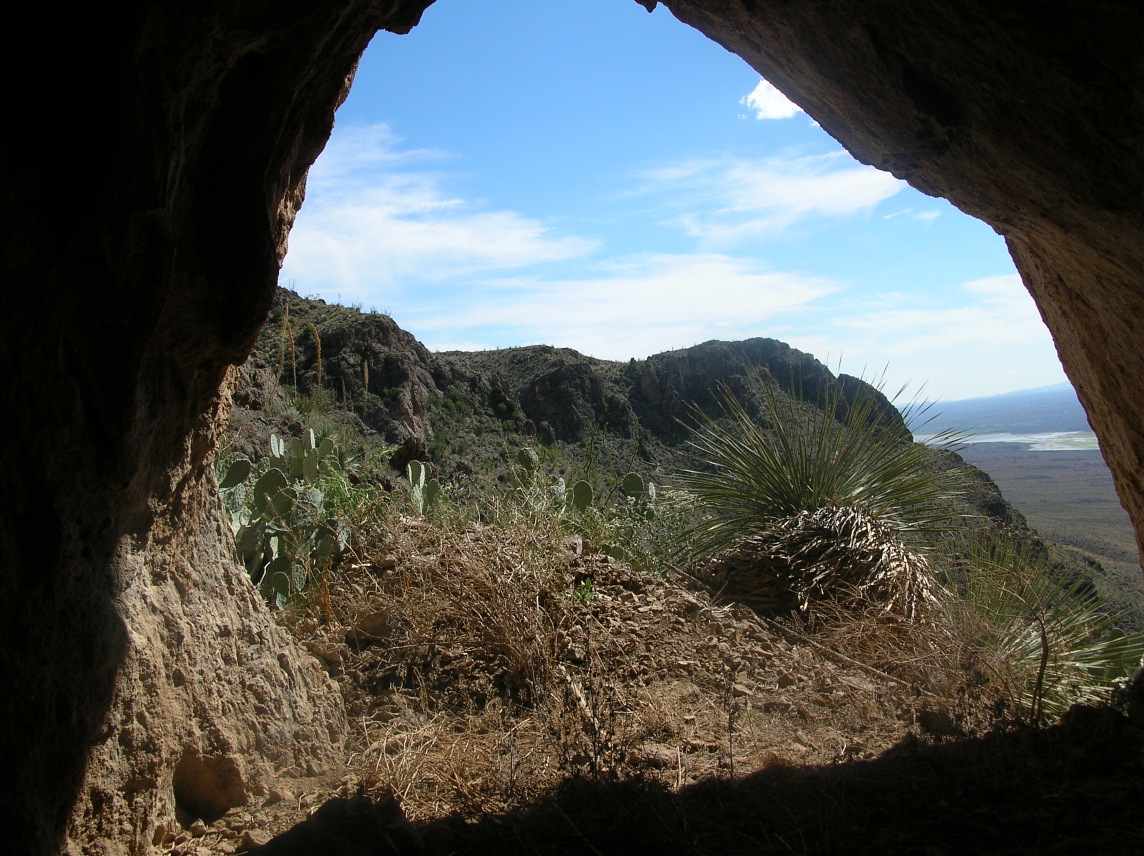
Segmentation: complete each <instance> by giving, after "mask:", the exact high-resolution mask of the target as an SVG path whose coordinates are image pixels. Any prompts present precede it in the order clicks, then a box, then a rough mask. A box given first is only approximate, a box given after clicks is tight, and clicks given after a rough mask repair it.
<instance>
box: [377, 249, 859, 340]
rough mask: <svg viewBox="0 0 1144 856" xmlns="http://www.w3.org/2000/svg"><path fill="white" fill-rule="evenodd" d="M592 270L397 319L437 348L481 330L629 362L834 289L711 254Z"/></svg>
mask: <svg viewBox="0 0 1144 856" xmlns="http://www.w3.org/2000/svg"><path fill="white" fill-rule="evenodd" d="M594 273H595V274H596V275H595V276H588V277H585V278H577V279H566V280H544V281H533V280H528V279H519V278H518V279H502V280H495V281H489V282H486V283H483V284H482V285H481V286H480V287H479V288H475V289H474V290H473V291H471V292H469V293H467V294H450V296H449V299H448V300H447V301H442V302H441V303H440V304H439V305H437V306H432V305H430V306H425V307H423V308H421V309H416V310H411V311H410V314H409V316H408V317H407V318H399V319H398V320H399V321H404V322H407V323H408V325H409V326H410V328H411V329H413V330H414V332H416V333H417V334H418V335H419V336H420V337H422V338H423V339H424V341H425V342H426V343H427V344H429V345H430V346H431V347H439V348H444V347H446V346H447V344H448V343H449V342H452V341H455V339H456V338H458V335H460V336H464V337H465V338H466V339H468V340H473V339H474V338H477V337H478V336H479V333H480V331H482V330H483V331H485V332H486V333H487V335H488V336H489V337H490V341H491V342H496V343H498V344H503V343H505V342H513V343H530V342H544V343H548V344H553V345H561V346H567V347H574V348H576V349H577V350H580V351H583V352H585V353H589V354H593V355H594V356H597V357H601V358H605V359H617V360H626V359H628V358H630V357H644V356H647V355H649V354H653V353H657V352H659V351H664V350H669V349H671V348H676V347H687V346H689V345H693V344H695V343H697V342H701V341H705V340H707V339H713V338H721V339H735V338H743V337H746V336H753V335H760V330H761V329H762V328H763V326H764V324H765V322H766V321H767V320H768V319H770V318H774V317H776V316H779V315H789V314H791V313H797V312H799V311H802V310H805V309H807V308H808V307H810V306H811V304H813V303H814V302H815V301H816V300H818V299H820V298H822V297H825V296H826V295H829V294H831V293H834V292H836V291H838V290H839V289H840V288H841V284H839V283H837V282H833V281H831V280H828V279H824V278H820V277H807V276H801V275H798V274H793V273H778V272H773V271H768V270H765V269H762V268H761V266H760V265H759V264H758V263H757V262H754V261H751V260H744V259H737V258H733V257H729V256H725V255H718V254H707V255H642V256H635V257H630V258H626V259H623V260H619V261H614V262H610V263H607V264H604V265H600V266H598V267H597V269H596V271H595V272H594ZM478 341H479V339H478Z"/></svg>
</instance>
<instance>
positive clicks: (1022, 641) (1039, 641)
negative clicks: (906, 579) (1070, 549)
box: [946, 543, 1144, 725]
mask: <svg viewBox="0 0 1144 856" xmlns="http://www.w3.org/2000/svg"><path fill="white" fill-rule="evenodd" d="M947 601H948V602H947V605H946V612H947V615H948V622H947V627H948V632H949V634H950V636H951V638H952V640H953V642H954V644H955V645H956V646H957V647H958V649H959V650H960V652H961V656H962V659H963V661H965V662H966V664H967V665H972V666H973V667H976V668H978V669H981V670H983V671H984V672H986V673H987V674H988V675H989V676H990V677H991V678H992V679H993V681H994V682H995V683H996V684H997V685H998V686H1000V687H1001V689H1002V691H1003V693H1004V695H1005V698H1006V701H1007V706H1008V712H1009V713H1010V714H1011V715H1012V716H1014V717H1015V718H1017V719H1019V720H1022V721H1026V722H1030V723H1032V724H1035V725H1039V724H1042V723H1044V722H1046V721H1050V720H1053V719H1056V718H1057V717H1059V716H1060V715H1061V714H1063V713H1064V712H1065V711H1067V710H1068V708H1069V707H1070V706H1071V705H1073V704H1076V703H1078V702H1079V703H1107V702H1108V701H1109V698H1110V695H1111V692H1112V689H1113V688H1114V687H1115V685H1116V682H1117V681H1118V680H1120V679H1126V678H1129V677H1130V676H1132V675H1133V674H1135V672H1136V671H1138V670H1139V669H1140V665H1141V656H1142V655H1144V633H1140V632H1135V633H1128V634H1126V633H1124V632H1122V631H1121V630H1119V629H1118V628H1117V627H1116V622H1117V620H1118V619H1119V618H1120V617H1121V616H1119V615H1117V614H1114V613H1109V612H1106V611H1105V610H1104V609H1103V608H1102V605H1101V603H1100V602H1099V600H1098V599H1097V598H1096V596H1095V595H1094V594H1093V593H1092V591H1091V588H1090V584H1089V581H1088V580H1087V579H1086V578H1085V577H1083V576H1079V577H1073V578H1069V577H1065V576H1061V575H1057V574H1054V573H1053V572H1052V571H1050V570H1049V569H1048V568H1047V566H1046V564H1045V562H1044V561H1043V560H1041V559H1039V558H1035V557H1033V556H1031V555H1030V553H1029V551H1028V550H1025V551H1020V550H1018V549H1016V548H1014V546H1013V545H1011V544H1005V543H983V544H976V545H974V546H973V548H972V549H971V550H970V557H969V560H968V563H967V566H966V567H965V568H964V569H963V570H962V572H961V573H960V575H959V576H958V578H956V579H954V580H952V581H951V584H950V593H949V595H948V597H947Z"/></svg>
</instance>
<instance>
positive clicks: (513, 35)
mask: <svg viewBox="0 0 1144 856" xmlns="http://www.w3.org/2000/svg"><path fill="white" fill-rule="evenodd" d="M281 281H282V283H283V284H284V285H287V286H290V287H292V288H294V289H295V290H297V291H299V292H301V293H302V294H306V295H316V296H319V297H322V298H324V299H326V300H331V301H337V302H341V303H346V304H356V305H361V306H363V307H364V308H366V309H370V308H373V309H378V310H380V311H383V312H387V313H389V314H391V315H392V316H393V317H394V319H395V320H396V321H397V322H398V324H400V325H401V326H402V327H404V328H405V329H407V330H409V331H410V332H411V333H413V334H414V335H415V336H417V337H418V338H419V339H420V340H421V341H423V342H424V343H425V344H426V345H427V346H429V347H430V348H433V349H437V350H447V349H477V348H489V347H508V346H513V345H524V344H536V343H545V344H551V345H557V346H562V347H570V348H575V349H577V350H579V351H582V352H584V353H586V354H590V355H593V356H596V357H601V358H605V359H617V360H627V359H628V358H630V357H637V358H640V357H645V356H647V355H649V354H653V353H656V352H659V351H666V350H670V349H672V348H681V347H688V346H690V345H694V344H697V343H699V342H703V341H706V340H708V339H742V338H747V337H751V336H768V337H772V338H776V339H781V340H783V341H785V342H788V343H790V344H791V345H792V346H794V347H796V348H800V349H801V350H805V351H809V352H810V353H813V354H814V355H815V356H817V357H818V358H819V359H821V360H823V361H825V362H828V363H829V364H830V365H831V367H833V368H838V367H839V365H840V366H841V369H842V370H843V371H847V372H850V373H854V374H860V373H865V374H866V375H875V374H881V373H882V370H883V369H885V370H886V377H887V386H888V387H889V388H891V389H896V388H897V387H898V386H899V385H901V384H902V383H905V382H907V381H910V382H912V387H913V388H914V389H915V390H916V389H917V388H918V387H919V386H920V385H922V384H923V383H924V384H925V394H926V396H927V397H930V398H937V399H951V400H952V399H960V398H968V397H973V396H979V395H992V394H996V393H1002V392H1008V391H1012V390H1016V389H1027V388H1032V387H1037V386H1044V385H1048V384H1053V383H1058V382H1060V381H1062V380H1064V374H1063V372H1062V370H1061V368H1060V364H1059V362H1058V360H1057V356H1056V352H1055V349H1054V348H1053V344H1052V340H1051V338H1050V337H1049V334H1048V331H1047V330H1046V329H1045V327H1044V325H1043V324H1042V322H1041V320H1040V317H1039V315H1038V313H1037V310H1036V307H1035V306H1034V304H1033V302H1032V300H1031V299H1030V298H1029V296H1028V295H1027V293H1026V292H1025V290H1024V288H1023V287H1022V285H1021V283H1020V280H1019V278H1018V276H1017V274H1016V271H1015V269H1014V267H1013V263H1012V261H1011V260H1010V258H1009V256H1008V253H1007V252H1006V250H1005V246H1004V243H1003V241H1002V240H1001V238H1000V237H998V236H997V235H996V234H995V233H994V232H993V231H992V230H991V229H990V228H989V227H987V226H985V225H984V224H982V223H980V222H978V221H975V220H973V219H971V218H969V217H966V216H965V215H963V214H961V213H960V212H959V211H957V210H956V209H955V208H953V207H952V206H951V205H950V204H949V203H947V202H945V201H944V200H940V199H933V198H931V197H927V196H924V195H923V194H921V193H918V192H917V191H915V190H913V189H912V188H910V187H909V186H908V185H906V184H904V183H902V182H899V181H897V180H896V179H894V178H893V177H892V176H890V175H889V174H887V173H882V172H878V171H877V170H874V169H872V168H870V167H865V166H862V165H861V164H859V163H858V162H857V161H855V160H854V159H853V158H851V157H850V156H849V155H848V154H847V153H846V152H845V151H844V150H843V149H842V147H841V146H840V145H839V144H838V143H837V142H835V141H834V140H833V139H832V138H831V137H829V136H828V135H827V134H826V133H824V132H823V131H822V130H821V129H820V128H819V127H818V126H817V125H816V124H815V123H814V122H813V121H812V120H811V119H810V118H809V117H808V116H807V115H806V114H805V113H802V112H801V111H798V110H797V109H795V108H794V106H793V105H791V104H790V103H789V102H787V101H786V99H784V98H783V97H782V96H781V95H780V94H779V93H777V92H776V91H774V90H773V89H771V88H769V85H767V84H765V83H763V82H762V81H761V79H760V78H759V76H758V74H757V73H755V72H754V71H753V70H752V69H751V68H750V67H749V66H747V65H746V63H744V62H743V61H742V60H741V59H739V58H738V57H736V56H734V55H733V54H730V53H728V52H727V51H725V50H724V49H723V48H721V47H720V46H719V45H717V44H715V43H714V42H711V41H709V40H708V39H706V38H705V37H704V36H702V35H700V34H699V33H698V32H696V31H694V30H692V29H690V28H689V27H687V26H685V25H683V24H681V23H679V22H678V21H676V20H675V19H674V18H673V17H672V16H671V14H670V13H669V12H668V11H667V10H666V9H664V8H662V7H659V8H657V9H656V11H655V12H654V13H652V14H649V13H648V12H647V11H646V10H645V9H644V8H643V7H641V6H639V5H638V4H637V3H635V2H634V0H497V2H491V1H490V0H486V2H475V0H465V2H461V0H439V2H438V3H437V4H435V5H434V6H432V7H430V8H429V9H428V10H427V12H426V13H425V16H424V18H423V20H422V23H421V25H420V26H418V27H417V28H415V29H414V30H413V32H412V33H410V34H409V35H406V36H395V35H392V34H389V33H379V34H378V35H377V37H376V38H375V39H374V42H373V44H372V45H371V46H370V48H369V50H368V51H367V52H366V55H365V57H364V58H363V60H362V63H361V66H360V68H359V70H358V75H357V79H356V81H355V83H354V87H353V90H352V92H351V93H350V97H349V99H348V100H347V101H346V103H345V105H343V106H342V108H341V109H340V110H339V112H338V116H337V125H336V127H335V129H334V134H333V137H332V139H331V141H330V144H329V145H328V146H327V148H326V151H325V153H324V154H323V155H322V157H321V158H320V159H319V160H318V162H317V164H315V166H314V168H313V170H312V171H311V174H310V181H309V185H308V189H307V197H306V203H305V205H304V206H303V208H302V211H301V213H300V214H299V216H298V220H297V223H296V225H295V227H294V231H293V232H292V234H291V237H290V252H289V254H288V255H287V258H286V262H285V265H284V268H283V271H282V280H281Z"/></svg>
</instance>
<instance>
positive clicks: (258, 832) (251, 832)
mask: <svg viewBox="0 0 1144 856" xmlns="http://www.w3.org/2000/svg"><path fill="white" fill-rule="evenodd" d="M272 837H273V836H271V835H270V833H269V832H267V831H266V830H265V829H248V830H246V831H245V832H244V833H242V844H241V846H240V847H239V849H240V850H253V849H254V848H255V847H263V846H265V845H266V844H267V843H269V841H270V839H271V838H272Z"/></svg>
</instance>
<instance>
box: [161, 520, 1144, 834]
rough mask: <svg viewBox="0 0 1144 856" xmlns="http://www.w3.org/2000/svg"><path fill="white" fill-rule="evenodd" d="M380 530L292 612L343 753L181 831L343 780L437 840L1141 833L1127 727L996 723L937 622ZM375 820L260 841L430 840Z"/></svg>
mask: <svg viewBox="0 0 1144 856" xmlns="http://www.w3.org/2000/svg"><path fill="white" fill-rule="evenodd" d="M370 541H371V543H373V544H375V545H376V547H375V549H374V550H372V551H371V554H370V555H369V556H361V557H359V559H360V561H359V562H358V563H357V564H356V565H355V566H354V567H353V568H352V569H350V570H347V571H346V573H345V574H344V576H343V577H342V578H341V579H340V581H339V583H338V585H337V586H336V588H335V589H332V590H331V591H330V598H329V599H328V600H327V599H324V598H321V597H316V598H315V599H314V600H313V602H312V603H311V604H309V606H308V607H307V608H305V609H302V610H299V611H297V612H295V613H293V614H291V615H289V616H288V617H287V623H289V624H290V626H291V628H292V629H293V631H294V632H295V633H296V634H297V635H298V636H299V637H300V638H301V639H302V640H303V641H304V643H305V644H306V645H307V647H309V649H310V650H311V651H312V652H313V653H314V655H315V656H316V657H317V658H318V659H319V660H320V661H321V662H322V663H323V664H324V666H325V667H326V669H327V670H328V672H329V673H330V674H331V675H332V676H333V677H335V678H336V679H337V680H338V681H339V683H340V684H341V687H342V690H343V693H344V694H345V696H346V700H347V705H348V707H349V711H350V718H351V722H352V726H353V735H352V737H351V740H350V745H349V751H348V756H347V774H346V775H345V776H344V777H343V778H342V779H340V780H338V781H334V782H330V783H329V785H328V787H327V788H326V789H319V790H311V791H309V792H306V793H295V792H292V791H290V790H288V789H279V790H276V791H275V792H273V793H271V794H270V796H269V798H268V799H267V800H266V804H264V805H262V806H256V807H246V808H242V809H234V810H232V811H231V812H229V813H228V814H227V815H226V816H225V817H223V818H221V819H220V820H218V821H217V822H216V823H214V824H212V825H211V826H206V825H199V826H197V827H194V828H192V829H191V830H189V831H187V832H184V833H183V834H182V835H181V836H180V838H179V839H178V840H176V841H174V842H173V843H172V846H171V850H170V852H172V853H173V854H195V856H205V854H229V853H234V852H240V851H243V850H245V849H248V848H250V847H251V846H253V845H256V844H260V843H263V842H265V841H266V840H268V839H269V838H270V836H271V834H276V833H279V832H282V831H283V830H285V829H287V828H288V827H290V826H292V825H294V824H296V823H298V822H300V821H302V820H303V819H304V818H305V817H306V816H307V815H308V814H310V812H312V811H313V810H314V809H315V808H316V807H317V806H319V805H321V804H323V803H325V802H326V800H327V799H329V798H330V797H333V796H335V795H339V794H340V795H342V796H351V795H354V794H362V795H366V796H369V797H372V798H376V799H378V800H379V801H380V802H381V803H382V805H383V806H385V805H389V806H390V811H391V815H390V820H391V821H392V823H393V824H396V825H400V819H399V818H396V819H395V813H392V805H391V804H389V803H388V800H389V798H390V795H393V796H395V797H396V799H397V801H398V802H399V803H400V805H401V806H402V807H403V808H404V811H405V813H406V815H407V816H408V818H409V820H410V821H411V822H412V824H413V827H414V829H415V830H416V835H417V836H419V837H420V838H421V839H422V841H423V846H424V847H425V848H426V851H425V852H428V853H430V854H441V856H444V854H453V853H456V854H462V853H491V852H495V853H500V852H505V853H596V854H613V853H614V854H628V853H657V854H658V853H696V854H700V853H702V854H707V853H711V854H715V853H822V854H842V853H846V854H850V853H880V854H884V853H903V854H904V853H919V854H921V853H925V854H946V853H948V854H955V853H962V852H974V853H1053V854H1055V853H1060V854H1064V853H1077V852H1092V853H1102V854H1103V853H1137V852H1141V850H1142V848H1144V826H1142V825H1141V824H1140V823H1139V817H1138V807H1139V805H1140V801H1141V799H1142V798H1144V776H1142V775H1141V774H1142V772H1144V771H1142V770H1141V764H1140V760H1141V745H1142V736H1144V735H1142V733H1141V731H1140V730H1138V729H1136V728H1133V727H1132V726H1131V725H1130V724H1129V722H1128V720H1127V719H1125V718H1124V717H1122V716H1121V715H1119V714H1115V713H1111V712H1104V713H1098V712H1092V711H1078V712H1075V713H1074V714H1073V715H1072V717H1071V721H1066V723H1065V724H1064V725H1062V726H1058V727H1056V728H1054V729H1049V730H1047V731H1041V732H1033V731H1028V730H1023V729H1020V728H1015V727H1010V726H1007V725H1006V724H1005V723H1004V722H1003V717H1000V718H999V717H998V713H999V711H1000V706H999V705H998V698H997V696H996V695H995V693H994V691H993V690H992V688H991V687H990V685H989V684H988V682H986V681H985V680H984V679H983V678H982V677H981V676H980V675H975V674H974V673H973V672H972V671H969V672H967V671H965V670H964V669H963V666H964V663H959V662H958V653H957V651H956V650H955V645H954V644H953V643H952V642H951V641H950V639H949V638H948V637H947V636H943V632H942V631H941V630H940V629H938V628H937V627H935V626H930V627H928V628H926V627H925V626H924V625H921V624H915V625H909V626H907V625H904V624H901V623H897V622H891V621H889V620H888V619H886V618H885V617H877V616H857V617H854V616H851V617H848V618H846V619H844V620H843V619H838V620H834V621H824V622H822V623H821V624H820V625H819V626H818V627H817V628H815V629H809V628H806V627H803V626H799V625H794V624H788V623H778V622H774V621H771V620H767V619H763V618H760V617H759V616H757V615H755V614H754V613H753V612H751V611H750V610H748V609H746V608H744V607H742V606H738V605H734V604H723V603H720V602H719V599H718V598H717V597H713V596H712V593H711V592H709V591H706V590H704V589H703V588H702V587H701V586H699V585H698V584H696V583H690V584H689V583H688V582H687V581H686V580H681V579H676V580H667V579H663V578H660V577H655V576H647V575H641V574H637V573H635V572H633V571H632V570H631V569H630V568H628V567H627V566H625V565H623V564H621V563H617V562H614V561H612V560H610V559H608V558H607V557H603V556H599V555H596V554H594V553H593V552H592V549H591V545H589V544H586V543H585V542H583V541H579V540H576V539H566V538H564V539H562V538H561V537H560V536H559V535H557V534H556V533H555V531H550V530H547V529H546V528H545V527H544V526H542V525H538V526H534V527H532V528H530V527H528V526H522V525H519V524H518V525H514V526H512V527H500V526H480V525H476V524H472V525H470V526H468V527H467V528H463V527H441V528H438V527H437V526H435V525H433V524H431V523H428V522H425V521H422V520H417V519H409V518H394V519H393V520H391V521H390V522H389V524H388V525H386V526H384V527H381V528H379V530H378V531H377V532H375V533H372V538H371V539H370ZM335 807H336V806H335ZM387 823H389V821H387ZM371 828H374V827H371ZM386 828H389V827H386ZM374 829H375V831H374V832H373V833H369V835H368V836H367V839H368V842H372V843H368V844H366V845H362V846H364V847H367V849H356V850H355V849H338V846H337V845H335V844H332V843H330V842H329V841H327V842H326V843H325V844H322V845H321V848H320V851H315V850H314V849H313V848H314V847H317V846H318V845H316V844H315V843H314V842H313V841H310V839H305V840H306V841H309V842H310V843H309V844H307V845H305V846H304V847H302V849H294V850H291V849H288V847H287V846H286V845H284V844H283V845H280V849H276V850H275V849H271V848H267V849H266V850H265V851H263V852H265V853H295V852H324V853H359V852H362V853H364V852H370V853H373V852H400V853H406V852H419V851H417V850H416V847H415V846H414V845H413V844H412V843H410V842H412V840H413V839H412V838H410V839H409V841H408V842H407V843H406V844H405V845H394V846H392V847H391V848H390V849H389V850H384V849H368V848H369V847H380V845H379V844H378V840H379V839H378V838H377V837H376V836H378V835H381V833H380V832H377V831H376V828H374ZM386 835H389V833H386ZM393 835H394V836H396V833H393ZM370 836H372V837H370ZM386 840H387V841H389V839H388V838H387V839H386ZM395 840H396V838H395ZM343 844H344V839H343ZM344 846H345V847H346V848H349V847H350V845H348V844H344ZM403 847H404V849H402V848H403Z"/></svg>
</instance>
